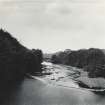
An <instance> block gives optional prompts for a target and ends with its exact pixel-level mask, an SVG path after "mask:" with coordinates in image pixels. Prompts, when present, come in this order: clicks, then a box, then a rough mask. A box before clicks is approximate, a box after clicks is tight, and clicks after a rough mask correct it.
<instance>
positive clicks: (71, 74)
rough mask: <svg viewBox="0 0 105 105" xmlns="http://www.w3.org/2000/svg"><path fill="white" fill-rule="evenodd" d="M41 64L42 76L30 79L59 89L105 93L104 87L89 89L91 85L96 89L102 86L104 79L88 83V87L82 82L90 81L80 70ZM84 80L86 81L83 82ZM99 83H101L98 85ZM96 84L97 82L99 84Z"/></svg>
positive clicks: (104, 82) (46, 63)
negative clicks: (42, 67)
mask: <svg viewBox="0 0 105 105" xmlns="http://www.w3.org/2000/svg"><path fill="white" fill-rule="evenodd" d="M42 64H43V65H44V71H43V72H42V74H43V75H41V76H31V77H32V78H35V79H37V80H40V81H42V82H43V83H46V84H47V85H53V86H61V87H66V88H76V89H84V90H89V91H94V92H103V91H105V87H103V88H91V87H92V86H91V84H92V85H95V86H96V87H98V85H102V86H103V84H105V79H100V80H99V79H95V82H94V81H93V83H91V81H90V82H89V83H90V84H89V86H88V85H86V84H84V83H82V82H85V83H86V82H87V81H89V80H90V79H89V78H88V77H87V73H86V72H84V71H83V70H81V69H78V68H76V67H71V66H67V65H62V64H59V65H58V64H52V63H50V62H43V63H42ZM82 76H83V77H82ZM85 76H86V77H85ZM84 77H85V78H84ZM81 78H83V80H81ZM85 79H86V81H84V80H85ZM92 80H94V79H92ZM81 81H82V82H81ZM100 81H102V83H100ZM97 82H99V83H100V84H99V83H97ZM81 84H82V86H81ZM97 84H98V85H97ZM85 85H86V86H85ZM89 87H90V88H89Z"/></svg>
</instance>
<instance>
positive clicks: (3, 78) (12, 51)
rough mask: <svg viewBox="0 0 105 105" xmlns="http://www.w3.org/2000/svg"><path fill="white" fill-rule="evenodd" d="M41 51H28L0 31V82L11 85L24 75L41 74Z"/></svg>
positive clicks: (4, 32) (8, 34) (7, 34)
mask: <svg viewBox="0 0 105 105" xmlns="http://www.w3.org/2000/svg"><path fill="white" fill-rule="evenodd" d="M42 58H43V57H42V51H41V50H35V49H33V50H30V49H28V48H26V47H25V46H23V45H21V44H20V43H19V41H17V39H15V38H13V37H12V35H11V34H10V33H8V32H6V31H4V30H2V29H1V30H0V82H2V83H4V84H6V83H12V82H14V81H17V80H20V79H22V78H24V75H25V74H26V73H35V72H41V62H42Z"/></svg>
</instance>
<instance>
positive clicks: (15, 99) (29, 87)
mask: <svg viewBox="0 0 105 105" xmlns="http://www.w3.org/2000/svg"><path fill="white" fill-rule="evenodd" d="M44 65H46V67H45V69H46V70H45V71H44V73H46V75H43V76H32V78H33V79H29V78H25V79H24V81H22V83H21V84H20V85H18V86H16V87H15V89H13V91H12V92H11V94H9V95H7V97H6V99H5V100H4V101H3V103H2V104H1V105H105V96H102V95H98V94H95V93H94V92H92V91H90V90H88V89H83V88H80V87H79V86H78V84H76V82H75V81H73V78H75V77H78V72H77V71H75V72H76V74H75V73H74V71H72V68H70V67H65V66H62V65H52V64H48V63H44ZM60 69H61V71H60ZM68 69H70V70H71V71H68ZM49 70H50V71H49ZM74 70H75V68H74ZM49 72H50V73H49ZM68 74H69V76H68ZM71 74H72V75H71ZM74 74H75V75H74ZM70 76H71V77H70Z"/></svg>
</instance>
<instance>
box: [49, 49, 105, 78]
mask: <svg viewBox="0 0 105 105" xmlns="http://www.w3.org/2000/svg"><path fill="white" fill-rule="evenodd" d="M51 62H52V63H56V64H57V63H58V64H66V65H70V66H74V67H78V68H83V69H84V70H85V71H88V72H89V76H90V77H92V78H93V77H105V50H103V49H98V48H97V49H96V48H90V49H80V50H77V51H72V50H65V51H62V52H57V53H55V54H53V56H52V58H51Z"/></svg>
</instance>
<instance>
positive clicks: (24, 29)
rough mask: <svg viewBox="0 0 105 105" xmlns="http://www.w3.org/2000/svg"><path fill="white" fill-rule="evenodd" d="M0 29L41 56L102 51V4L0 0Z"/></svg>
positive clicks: (104, 4) (100, 1)
mask: <svg viewBox="0 0 105 105" xmlns="http://www.w3.org/2000/svg"><path fill="white" fill-rule="evenodd" d="M0 27H2V28H3V29H5V30H7V31H8V32H10V33H12V34H13V36H14V37H16V38H17V39H18V40H19V41H20V42H21V43H22V44H24V45H25V46H27V47H28V48H40V49H42V50H43V51H44V52H54V51H58V50H64V49H80V48H90V47H97V48H105V0H0Z"/></svg>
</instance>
